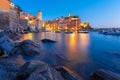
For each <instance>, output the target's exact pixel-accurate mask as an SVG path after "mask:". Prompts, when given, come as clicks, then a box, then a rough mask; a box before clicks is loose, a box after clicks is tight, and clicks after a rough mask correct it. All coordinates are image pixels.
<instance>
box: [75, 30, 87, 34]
mask: <svg viewBox="0 0 120 80" xmlns="http://www.w3.org/2000/svg"><path fill="white" fill-rule="evenodd" d="M77 32H78V33H89V31H84V30H78V31H77Z"/></svg>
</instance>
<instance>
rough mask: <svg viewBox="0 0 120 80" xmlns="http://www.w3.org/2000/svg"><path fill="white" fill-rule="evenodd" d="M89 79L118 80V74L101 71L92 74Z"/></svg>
mask: <svg viewBox="0 0 120 80" xmlns="http://www.w3.org/2000/svg"><path fill="white" fill-rule="evenodd" d="M90 78H91V80H120V74H117V73H114V72H111V71H107V70H103V69H101V70H97V71H96V72H93V73H92V74H91V75H90Z"/></svg>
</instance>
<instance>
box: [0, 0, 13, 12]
mask: <svg viewBox="0 0 120 80" xmlns="http://www.w3.org/2000/svg"><path fill="white" fill-rule="evenodd" d="M10 2H11V0H0V10H3V11H10Z"/></svg>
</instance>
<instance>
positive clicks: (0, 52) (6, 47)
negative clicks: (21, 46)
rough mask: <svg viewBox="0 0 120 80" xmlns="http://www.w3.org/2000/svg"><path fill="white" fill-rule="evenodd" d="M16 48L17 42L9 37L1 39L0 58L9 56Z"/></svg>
mask: <svg viewBox="0 0 120 80" xmlns="http://www.w3.org/2000/svg"><path fill="white" fill-rule="evenodd" d="M14 46H15V42H14V41H12V40H11V39H10V38H8V37H7V36H3V37H2V38H1V39H0V56H8V55H10V53H11V52H12V50H13V48H14Z"/></svg>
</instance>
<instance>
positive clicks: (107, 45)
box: [22, 32, 120, 79]
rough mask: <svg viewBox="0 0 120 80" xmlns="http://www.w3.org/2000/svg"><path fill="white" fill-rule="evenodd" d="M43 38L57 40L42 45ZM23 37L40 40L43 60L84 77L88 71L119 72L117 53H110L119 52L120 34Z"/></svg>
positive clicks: (119, 57) (119, 65)
mask: <svg viewBox="0 0 120 80" xmlns="http://www.w3.org/2000/svg"><path fill="white" fill-rule="evenodd" d="M44 38H48V39H52V40H56V41H57V43H55V44H43V43H41V42H40V40H41V39H44ZM22 39H23V40H26V39H31V40H34V41H37V42H40V45H41V46H42V48H43V53H44V51H45V53H46V54H44V57H45V59H43V58H42V59H43V60H45V61H46V62H50V63H54V64H55V65H65V66H67V67H69V68H70V69H72V70H73V71H75V72H76V73H78V74H79V75H82V76H83V77H85V78H87V79H88V77H89V75H90V73H91V72H93V71H95V70H98V69H107V70H111V71H114V72H120V69H119V68H120V56H116V55H114V54H113V53H120V37H115V36H105V35H101V34H98V33H90V34H80V33H74V34H65V33H53V32H46V33H34V34H31V33H30V34H25V35H23V38H22ZM38 59H40V58H38ZM111 64H112V65H111Z"/></svg>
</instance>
